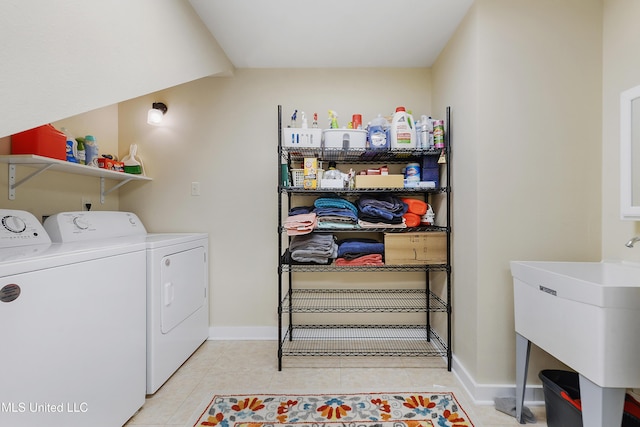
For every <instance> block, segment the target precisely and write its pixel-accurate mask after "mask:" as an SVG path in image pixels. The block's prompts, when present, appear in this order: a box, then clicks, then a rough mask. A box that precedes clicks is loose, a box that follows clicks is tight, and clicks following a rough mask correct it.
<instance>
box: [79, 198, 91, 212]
mask: <svg viewBox="0 0 640 427" xmlns="http://www.w3.org/2000/svg"><path fill="white" fill-rule="evenodd" d="M91 206H92V203H91V198H90V197H83V198H82V207H81V208H80V210H81V211H90V210H91Z"/></svg>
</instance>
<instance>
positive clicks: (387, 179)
mask: <svg viewBox="0 0 640 427" xmlns="http://www.w3.org/2000/svg"><path fill="white" fill-rule="evenodd" d="M355 178H356V188H403V187H404V175H400V174H389V175H356V177H355Z"/></svg>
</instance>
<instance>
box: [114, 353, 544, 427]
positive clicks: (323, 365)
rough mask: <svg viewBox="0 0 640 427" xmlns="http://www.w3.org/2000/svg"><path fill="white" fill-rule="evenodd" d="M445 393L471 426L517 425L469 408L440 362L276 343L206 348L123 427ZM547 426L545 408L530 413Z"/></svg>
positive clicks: (499, 415)
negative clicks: (225, 407) (277, 399)
mask: <svg viewBox="0 0 640 427" xmlns="http://www.w3.org/2000/svg"><path fill="white" fill-rule="evenodd" d="M438 389H441V390H451V391H454V392H455V394H456V397H457V398H458V399H459V400H460V403H461V404H462V406H463V408H464V409H465V410H466V411H467V412H468V413H469V416H470V418H471V420H472V421H473V422H474V423H475V425H476V426H477V427H506V426H518V425H520V424H518V423H517V422H516V420H515V418H513V417H511V416H508V415H505V414H503V413H501V412H498V411H496V410H495V408H494V407H493V406H476V405H474V404H472V403H471V400H470V399H469V397H468V395H467V394H466V392H465V391H464V388H463V387H462V386H461V385H460V383H459V381H458V380H457V378H456V377H455V375H454V374H453V373H451V372H448V371H447V369H446V364H445V362H444V361H443V360H442V359H439V358H421V357H417V358H401V357H392V358H386V357H285V358H284V359H283V369H282V371H278V361H277V343H276V342H275V341H206V342H205V343H204V344H203V345H202V346H201V347H200V348H199V349H198V350H197V351H196V352H195V353H194V354H193V355H192V356H191V357H190V358H189V359H188V360H187V361H186V362H185V363H184V365H183V366H182V367H181V368H180V369H179V370H178V371H177V372H176V373H175V374H174V375H173V376H172V377H171V378H170V379H169V380H168V381H167V382H166V383H165V384H164V385H163V386H162V387H161V388H160V389H159V390H158V391H157V392H156V393H155V394H154V395H151V396H147V399H146V401H145V404H144V406H143V407H142V408H141V409H140V411H138V413H137V414H136V415H134V416H133V417H132V418H131V419H130V420H129V421H128V423H127V424H126V426H127V427H134V426H135V427H159V426H165V427H166V426H193V424H194V423H195V422H196V421H197V419H198V416H199V415H200V412H201V411H203V410H204V409H205V407H206V405H207V403H208V402H209V401H210V400H211V397H212V396H213V395H214V394H232V393H237V394H251V393H260V394H268V393H278V394H285V393H326V394H332V393H356V392H372V393H373V392H392V391H396V392H414V391H433V390H438ZM531 409H532V411H533V412H534V414H535V415H536V418H537V419H538V422H537V424H535V425H536V426H538V427H546V425H547V424H546V418H545V411H544V407H532V408H531Z"/></svg>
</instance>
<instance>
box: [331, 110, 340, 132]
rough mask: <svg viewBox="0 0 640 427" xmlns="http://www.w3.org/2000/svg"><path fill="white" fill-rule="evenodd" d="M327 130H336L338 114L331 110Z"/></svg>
mask: <svg viewBox="0 0 640 427" xmlns="http://www.w3.org/2000/svg"><path fill="white" fill-rule="evenodd" d="M329 123H330V124H329V128H331V129H338V127H339V126H338V113H336V112H335V111H333V110H329Z"/></svg>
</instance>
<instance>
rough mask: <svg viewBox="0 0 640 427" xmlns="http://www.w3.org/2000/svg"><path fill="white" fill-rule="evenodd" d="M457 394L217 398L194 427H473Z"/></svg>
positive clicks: (277, 395) (276, 395) (258, 395)
mask: <svg viewBox="0 0 640 427" xmlns="http://www.w3.org/2000/svg"><path fill="white" fill-rule="evenodd" d="M473 425H474V424H473V423H472V422H471V420H470V419H469V416H468V415H467V413H466V412H465V410H464V409H462V406H460V404H459V403H458V401H457V399H456V397H455V396H454V394H453V393H452V392H429V393H360V394H340V395H335V396H333V395H280V394H274V395H266V394H264V395H263V394H257V395H242V396H225V395H215V396H213V399H212V400H211V402H209V405H208V406H207V408H206V409H205V410H204V411H203V412H202V414H200V418H199V419H198V421H197V423H196V424H194V427H196V426H197V427H201V426H216V427H287V426H290V427H473Z"/></svg>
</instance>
